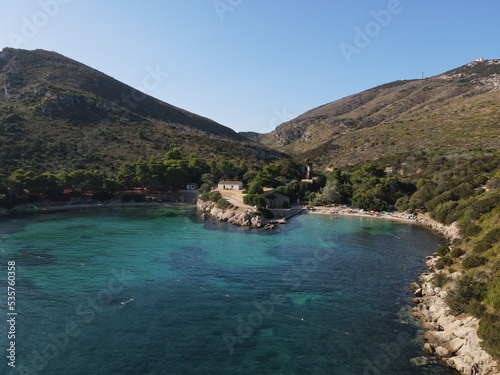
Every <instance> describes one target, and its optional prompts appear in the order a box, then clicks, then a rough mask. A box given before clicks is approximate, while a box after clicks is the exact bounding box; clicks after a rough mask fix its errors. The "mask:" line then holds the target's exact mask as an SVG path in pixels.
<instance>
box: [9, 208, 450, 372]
mask: <svg viewBox="0 0 500 375" xmlns="http://www.w3.org/2000/svg"><path fill="white" fill-rule="evenodd" d="M439 240H440V239H439V238H438V237H436V236H434V235H433V234H432V233H430V232H429V231H427V230H425V229H423V228H421V227H418V226H415V225H413V224H410V223H408V224H405V223H403V224H401V223H394V222H389V221H383V220H369V219H361V218H350V217H340V218H336V219H333V218H330V217H323V216H313V215H302V216H299V217H296V218H294V219H292V220H290V221H289V223H288V224H286V225H285V226H281V227H280V228H279V230H278V231H274V232H263V231H257V230H246V229H241V228H235V227H232V226H229V225H227V224H220V223H214V222H211V221H202V220H200V219H199V217H198V215H197V213H196V211H195V210H194V209H191V208H180V209H173V208H138V209H114V210H113V209H110V210H97V211H81V212H77V213H76V212H73V213H57V214H50V215H40V216H36V217H29V218H17V219H10V220H4V221H2V222H0V264H1V265H2V270H1V272H0V276H1V282H2V283H1V284H0V285H1V288H0V289H1V295H0V298H1V299H2V303H1V304H0V306H2V315H3V316H4V317H5V313H4V307H5V303H4V301H6V300H7V297H6V295H7V291H6V286H5V282H4V281H5V280H7V262H8V261H12V260H14V261H15V262H16V279H17V285H16V311H17V312H18V316H17V322H16V360H17V361H16V365H17V366H16V369H15V370H12V369H10V368H9V367H8V366H7V362H8V360H7V359H3V360H2V361H3V362H4V363H1V364H0V366H1V367H2V368H6V369H7V373H9V374H10V373H12V374H17V373H19V374H48V375H52V374H54V375H55V374H57V375H60V374H94V375H95V374H148V375H156V374H158V375H159V374H452V373H453V372H451V371H450V370H447V369H445V368H443V367H442V366H440V365H439V364H434V365H431V366H428V367H424V368H419V367H415V366H413V365H412V364H411V363H410V362H409V360H410V358H413V357H417V356H422V355H425V354H424V352H423V351H422V350H421V346H422V341H421V332H420V331H419V326H418V324H417V322H415V321H414V320H413V319H412V318H411V315H410V314H409V311H410V309H411V302H410V298H411V295H410V293H409V292H408V290H407V288H406V285H407V284H408V283H410V282H411V281H413V280H415V279H416V277H417V276H418V274H419V273H420V272H422V271H423V270H424V264H423V261H424V259H425V256H426V255H429V254H430V253H432V252H433V251H434V249H435V248H436V245H437V244H438V243H439ZM2 321H4V323H1V324H0V343H1V349H2V352H4V353H5V352H6V350H5V349H6V348H7V347H8V346H7V341H8V340H7V324H6V322H5V319H3V318H2ZM2 357H4V356H2ZM2 373H4V372H3V371H2Z"/></svg>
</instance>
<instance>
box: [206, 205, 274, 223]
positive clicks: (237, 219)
mask: <svg viewBox="0 0 500 375" xmlns="http://www.w3.org/2000/svg"><path fill="white" fill-rule="evenodd" d="M196 207H197V208H198V210H199V211H201V212H203V213H204V214H206V215H209V216H210V217H211V218H213V219H215V220H218V221H225V222H228V223H229V224H233V225H237V226H240V227H251V228H262V227H264V226H265V225H266V224H268V220H266V219H264V218H262V217H261V216H259V215H255V214H252V213H250V212H248V211H247V210H242V209H220V208H217V205H216V203H215V202H211V201H207V202H204V201H202V200H198V202H197V203H196Z"/></svg>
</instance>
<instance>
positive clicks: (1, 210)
mask: <svg viewBox="0 0 500 375" xmlns="http://www.w3.org/2000/svg"><path fill="white" fill-rule="evenodd" d="M7 215H9V210H7V209H6V208H3V207H0V217H2V216H7Z"/></svg>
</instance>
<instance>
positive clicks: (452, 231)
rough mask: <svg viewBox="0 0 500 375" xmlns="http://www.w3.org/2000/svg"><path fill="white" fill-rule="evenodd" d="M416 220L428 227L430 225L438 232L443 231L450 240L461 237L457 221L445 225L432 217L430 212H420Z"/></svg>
mask: <svg viewBox="0 0 500 375" xmlns="http://www.w3.org/2000/svg"><path fill="white" fill-rule="evenodd" d="M416 220H417V222H419V223H421V224H423V225H425V226H426V227H429V228H431V229H433V230H435V231H436V232H439V233H441V234H442V235H443V236H445V237H446V238H447V239H448V240H449V241H452V240H453V239H454V238H460V231H459V229H458V225H457V223H456V222H455V223H453V224H451V225H444V224H441V223H439V222H437V221H436V220H433V219H431V217H430V215H429V214H419V215H418V216H417V218H416Z"/></svg>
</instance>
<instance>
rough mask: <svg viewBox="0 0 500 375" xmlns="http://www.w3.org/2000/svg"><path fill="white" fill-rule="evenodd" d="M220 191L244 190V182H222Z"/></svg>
mask: <svg viewBox="0 0 500 375" xmlns="http://www.w3.org/2000/svg"><path fill="white" fill-rule="evenodd" d="M218 187H219V190H243V182H241V181H220V182H219V186H218Z"/></svg>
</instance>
